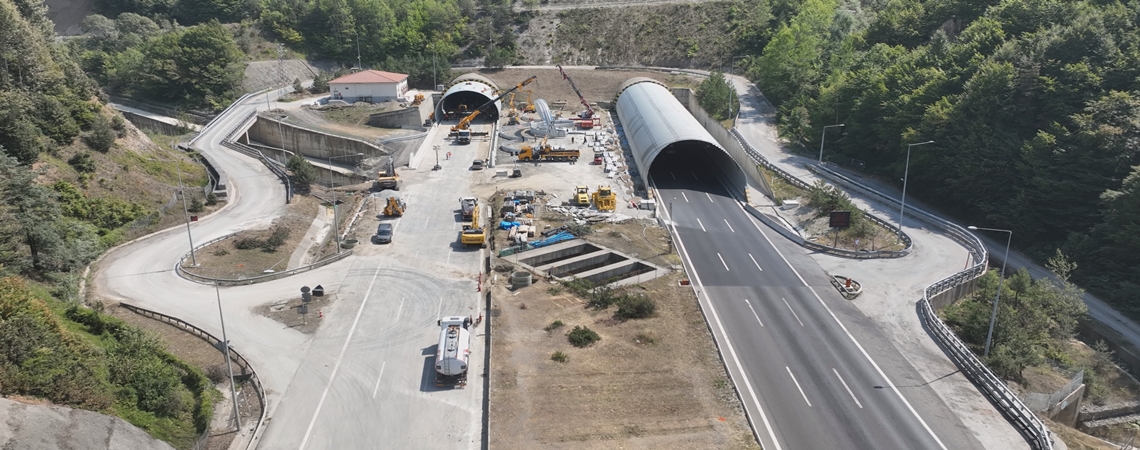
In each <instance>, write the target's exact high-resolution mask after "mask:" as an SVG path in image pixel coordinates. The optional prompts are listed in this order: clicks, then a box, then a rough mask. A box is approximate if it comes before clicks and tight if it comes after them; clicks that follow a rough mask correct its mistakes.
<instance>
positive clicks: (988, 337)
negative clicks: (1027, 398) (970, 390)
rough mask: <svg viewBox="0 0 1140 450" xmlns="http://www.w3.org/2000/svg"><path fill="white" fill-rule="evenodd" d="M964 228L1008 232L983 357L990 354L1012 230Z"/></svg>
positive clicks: (1011, 239) (978, 228) (977, 228)
mask: <svg viewBox="0 0 1140 450" xmlns="http://www.w3.org/2000/svg"><path fill="white" fill-rule="evenodd" d="M966 228H969V229H971V230H975V231H977V230H983V231H1000V232H1002V233H1008V235H1009V236H1008V237H1007V238H1006V240H1005V257H1003V258H1002V259H1001V275H1000V278H998V290H997V296H995V297H994V312H993V313H992V314H990V330H989V331H988V332H986V350H985V352H984V353H982V356H983V357H985V356H990V342H991V340H992V339H993V337H994V322H996V321H997V312H998V302H999V301H1001V287H1002V284H1003V283H1005V262H1006V261H1009V244H1010V243H1011V242H1013V231H1012V230H1002V229H1000V228H982V227H975V226H973V225H971V226H969V227H966Z"/></svg>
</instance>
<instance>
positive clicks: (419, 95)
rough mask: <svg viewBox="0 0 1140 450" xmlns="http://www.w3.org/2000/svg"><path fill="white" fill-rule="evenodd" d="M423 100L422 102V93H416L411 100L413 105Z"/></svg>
mask: <svg viewBox="0 0 1140 450" xmlns="http://www.w3.org/2000/svg"><path fill="white" fill-rule="evenodd" d="M423 102H424V94H416V96H415V97H414V99H413V100H412V104H413V105H418V104H420V103H423Z"/></svg>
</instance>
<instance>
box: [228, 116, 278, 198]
mask: <svg viewBox="0 0 1140 450" xmlns="http://www.w3.org/2000/svg"><path fill="white" fill-rule="evenodd" d="M256 118H257V111H251V112H250V113H249V114H246V116H245V118H243V119H242V120H241V121H239V122H238V124H237V126H235V127H234V128H233V129H232V130H230V132H229V134H226V137H225V138H224V139H222V146H223V147H226V148H228V149H230V150H236V151H237V152H239V153H242V154H245V155H247V156H249V157H252V158H256V159H260V160H261V162H262V163H263V164H265V166H266V167H268V168H269V171H270V172H273V174H274V175H277V178H279V179H281V182H282V183H284V184H285V203H289V202H291V201H292V200H293V181H292V180H290V179H289V174H288V173H285V169H284V167H283V165H282V164H281V163H279V162H277V161H276V160H273V159H270V158H268V157H266V156H265V154H264V153H261V150H258V149H256V148H253V147H250V146H248V145H245V144H242V143H240V142H237V141H235V140H234V136H235V135H237V134H238V133H239V132H241V131H243V130H245V129H246V127H247V126H248V125H247V124H248V123H249V122H250V121H251V120H255V119H256Z"/></svg>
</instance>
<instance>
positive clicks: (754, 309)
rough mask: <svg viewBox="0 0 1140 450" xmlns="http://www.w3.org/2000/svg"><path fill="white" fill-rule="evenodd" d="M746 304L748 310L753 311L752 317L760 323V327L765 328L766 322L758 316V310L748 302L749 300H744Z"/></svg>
mask: <svg viewBox="0 0 1140 450" xmlns="http://www.w3.org/2000/svg"><path fill="white" fill-rule="evenodd" d="M744 303H747V304H748V309H751V310H752V317H755V318H756V321H757V322H759V323H760V326H764V322H762V321H761V320H760V315H759V314H756V308H753V307H752V302H750V301H748V299H744Z"/></svg>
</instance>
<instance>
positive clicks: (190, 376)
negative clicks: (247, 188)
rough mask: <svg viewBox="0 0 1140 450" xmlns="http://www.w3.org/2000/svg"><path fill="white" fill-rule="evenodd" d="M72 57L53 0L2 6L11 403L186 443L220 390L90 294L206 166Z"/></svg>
mask: <svg viewBox="0 0 1140 450" xmlns="http://www.w3.org/2000/svg"><path fill="white" fill-rule="evenodd" d="M71 50H72V48H71V47H69V46H68V45H65V44H58V43H55V36H54V32H53V31H52V26H51V24H50V23H49V22H48V21H47V19H46V18H45V16H44V8H43V7H42V5H41V3H40V1H39V0H0V395H4V396H13V395H19V396H24V397H30V398H34V399H43V400H47V401H50V402H53V403H58V404H63V405H68V406H74V407H79V408H85V409H90V410H94V411H99V412H103V413H107V414H113V415H117V416H119V417H122V418H124V419H126V420H127V421H129V422H131V423H132V424H135V425H137V426H139V427H142V428H143V429H145V430H147V431H148V432H150V433H151V434H152V435H154V436H155V437H157V438H159V439H163V440H166V441H168V442H171V443H172V444H174V445H175V446H177V447H182V448H186V447H188V446H189V444H190V443H192V442H193V440H194V439H195V438H196V437H197V436H198V435H200V434H201V433H202V432H203V431H204V430H205V429H206V427H208V426H209V419H210V414H211V413H212V406H211V404H212V402H213V399H214V398H215V393H214V390H213V387H212V385H211V384H210V383H209V381H208V380H206V378H205V377H204V376H203V375H202V373H201V372H200V371H198V370H197V369H195V368H193V367H189V366H186V365H185V364H184V363H182V362H181V361H179V360H178V359H176V358H174V357H173V356H171V355H170V354H169V353H167V352H166V350H165V346H164V344H162V343H161V342H160V341H158V340H157V339H156V338H154V337H152V336H149V335H147V334H145V333H143V332H142V331H140V330H139V329H137V328H134V327H131V326H127V325H125V324H123V323H122V322H120V321H118V320H117V319H114V318H110V317H108V316H105V315H103V314H102V313H100V312H99V311H98V310H91V309H86V308H83V307H81V306H80V300H81V299H79V298H78V295H77V294H78V289H77V288H78V284H79V280H80V277H81V274H82V271H83V269H84V267H85V266H86V265H87V264H88V263H90V262H91V261H92V260H93V259H94V258H95V257H96V256H98V255H99V254H100V253H101V252H103V251H104V250H106V249H107V248H109V247H111V246H113V245H115V244H118V243H120V242H122V241H124V240H125V239H128V238H131V237H136V236H138V235H140V234H145V233H147V232H149V231H153V230H154V229H156V228H158V227H163V226H169V225H171V224H172V220H171V219H172V218H173V216H172V215H169V214H164V213H163V211H164V209H165V206H164V205H166V204H169V203H170V200H171V199H173V194H174V191H175V189H176V188H175V187H174V186H172V185H171V184H173V182H172V181H171V179H172V178H174V177H175V173H176V170H183V171H184V172H185V175H186V180H187V182H188V183H191V184H193V185H199V186H200V185H201V184H202V181H203V178H204V177H205V171H204V170H203V169H202V168H201V167H200V166H197V165H195V164H192V163H189V161H188V158H186V157H185V156H184V155H179V154H175V153H172V152H171V153H167V152H165V151H163V150H161V149H158V148H156V146H155V145H154V144H153V143H151V142H150V141H149V140H147V139H146V137H145V136H141V135H140V134H139V132H138V131H137V130H135V129H133V128H132V127H130V126H129V124H127V123H125V122H124V121H123V119H122V117H120V116H118V115H115V114H113V113H112V112H111V111H109V110H108V109H107V108H106V107H105V105H104V102H103V100H101V99H100V96H101V93H100V92H99V91H98V90H97V86H96V84H95V83H94V82H92V80H90V79H89V78H88V77H87V76H86V75H84V73H83V71H82V70H80V68H79V64H78V63H77V62H76V60H75V57H74V55H73V54H72V53H71ZM200 192H201V191H200V190H199V193H200ZM178 213H179V214H181V211H178ZM13 420H15V419H13Z"/></svg>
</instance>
